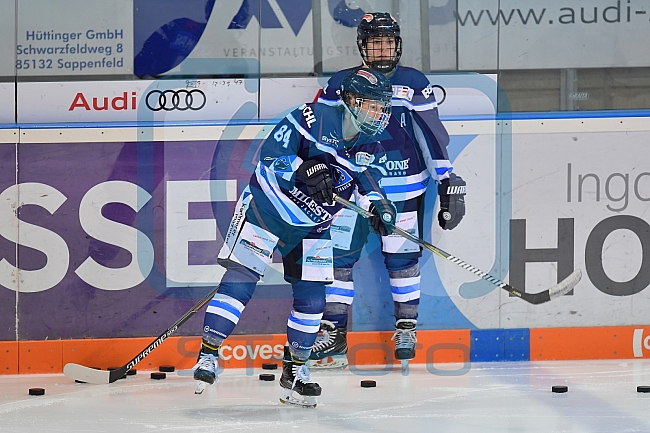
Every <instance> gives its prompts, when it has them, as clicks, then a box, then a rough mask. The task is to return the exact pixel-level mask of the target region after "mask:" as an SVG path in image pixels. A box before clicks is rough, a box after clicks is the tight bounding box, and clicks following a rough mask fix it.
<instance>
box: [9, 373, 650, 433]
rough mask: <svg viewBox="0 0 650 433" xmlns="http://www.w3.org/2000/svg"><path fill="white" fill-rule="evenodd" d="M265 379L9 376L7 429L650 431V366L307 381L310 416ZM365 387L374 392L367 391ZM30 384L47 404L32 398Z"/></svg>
mask: <svg viewBox="0 0 650 433" xmlns="http://www.w3.org/2000/svg"><path fill="white" fill-rule="evenodd" d="M433 367H435V368H433ZM444 369H448V370H444ZM449 369H452V370H453V369H457V370H456V371H455V372H454V371H450V370H449ZM429 370H431V371H429ZM262 372H265V373H269V371H263V370H261V369H259V370H255V371H252V370H249V371H246V370H227V371H225V372H223V373H222V374H221V375H220V381H219V383H217V384H215V385H212V386H209V387H208V389H207V390H206V391H205V392H204V393H203V395H195V394H194V381H193V380H192V379H191V378H190V377H187V376H182V375H178V374H177V373H168V374H167V379H166V380H163V381H154V380H151V379H150V378H149V372H145V371H139V372H138V374H137V375H136V376H134V377H128V378H127V379H125V380H119V381H117V382H115V383H113V384H110V385H90V384H78V383H74V381H72V380H70V379H68V378H66V377H65V376H63V375H61V374H55V375H3V376H0V432H2V433H9V432H66V433H67V432H91V431H92V432H125V433H128V432H147V431H152V432H153V431H170V432H174V431H184V432H228V433H233V432H263V433H272V432H282V433H286V432H305V433H307V432H309V433H311V432H337V433H339V432H368V431H372V432H409V433H410V432H455V433H460V432H544V433H549V432H603V433H605V432H606V433H612V432H630V433H632V432H650V394H640V393H637V392H636V387H637V385H650V360H629V361H622V360H618V361H555V362H503V363H476V364H472V365H471V366H469V365H467V366H465V368H464V369H463V365H435V366H429V369H427V368H426V366H424V365H414V366H411V368H410V371H409V374H408V376H404V375H403V374H402V372H401V369H400V368H398V367H396V368H395V369H394V370H392V371H390V372H384V373H385V374H382V373H379V374H378V373H377V372H375V373H374V374H367V373H368V372H361V371H359V370H355V369H354V368H353V370H352V371H351V370H348V369H346V370H339V371H329V372H320V371H319V372H312V375H313V377H314V378H315V379H316V380H317V381H318V382H319V383H320V384H321V386H322V387H323V395H322V396H321V397H320V399H319V404H318V407H316V408H314V409H305V408H300V407H292V406H285V405H283V404H281V403H279V401H278V392H279V386H278V384H277V380H276V381H275V382H263V381H260V380H259V379H258V375H259V374H260V373H262ZM272 373H275V374H276V378H277V377H279V373H280V371H279V370H276V371H272ZM362 373H363V374H362ZM181 374H182V373H181ZM364 379H374V380H376V381H377V387H376V388H361V387H360V382H361V380H364ZM553 385H568V387H569V392H568V393H566V394H553V393H552V392H551V386H553ZM33 387H40V388H45V389H46V395H45V396H42V397H38V396H28V389H29V388H33Z"/></svg>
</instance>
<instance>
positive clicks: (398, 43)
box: [357, 12, 402, 73]
mask: <svg viewBox="0 0 650 433" xmlns="http://www.w3.org/2000/svg"><path fill="white" fill-rule="evenodd" d="M383 36H387V37H392V38H394V39H395V45H394V51H393V55H392V57H391V58H390V59H378V57H379V53H372V52H369V50H368V38H372V37H383ZM357 46H358V47H359V52H360V53H361V57H362V58H363V61H364V63H365V64H366V65H367V66H368V67H369V68H371V69H374V70H377V71H380V72H383V73H388V72H390V71H392V70H393V69H395V66H397V62H399V59H400V57H402V38H401V36H400V28H399V24H397V21H395V18H393V17H392V15H391V14H389V13H388V12H372V13H367V14H365V15H364V16H363V17H361V22H360V23H359V26H358V27H357Z"/></svg>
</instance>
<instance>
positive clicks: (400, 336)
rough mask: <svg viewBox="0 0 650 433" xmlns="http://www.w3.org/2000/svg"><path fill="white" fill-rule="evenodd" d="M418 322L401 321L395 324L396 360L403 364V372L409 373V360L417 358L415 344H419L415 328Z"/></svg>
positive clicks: (393, 338) (411, 320) (410, 320)
mask: <svg viewBox="0 0 650 433" xmlns="http://www.w3.org/2000/svg"><path fill="white" fill-rule="evenodd" d="M416 326H417V320H413V319H399V320H398V321H397V322H396V323H395V333H394V334H393V337H392V338H391V339H392V340H395V359H398V360H400V361H401V362H402V372H404V373H406V372H408V363H409V360H411V359H413V358H415V343H416V342H417V338H416V333H415V328H416Z"/></svg>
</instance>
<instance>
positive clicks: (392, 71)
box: [361, 59, 397, 78]
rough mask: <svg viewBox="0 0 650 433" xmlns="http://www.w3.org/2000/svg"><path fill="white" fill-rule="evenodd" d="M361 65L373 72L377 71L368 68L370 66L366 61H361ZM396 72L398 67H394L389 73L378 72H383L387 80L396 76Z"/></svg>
mask: <svg viewBox="0 0 650 433" xmlns="http://www.w3.org/2000/svg"><path fill="white" fill-rule="evenodd" d="M361 64H362V65H363V67H364V68H368V69H372V70H373V71H376V69H373V68H371V67H370V66H368V64H367V63H366V61H365V60H363V59H362V60H361ZM395 71H397V66H395V67H394V68H393V69H391V70H390V71H389V72H382V71H377V72H381V73H382V74H384V75H385V76H386V78H390V77H392V76H393V75H394V74H395Z"/></svg>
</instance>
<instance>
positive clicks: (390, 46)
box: [310, 13, 466, 368]
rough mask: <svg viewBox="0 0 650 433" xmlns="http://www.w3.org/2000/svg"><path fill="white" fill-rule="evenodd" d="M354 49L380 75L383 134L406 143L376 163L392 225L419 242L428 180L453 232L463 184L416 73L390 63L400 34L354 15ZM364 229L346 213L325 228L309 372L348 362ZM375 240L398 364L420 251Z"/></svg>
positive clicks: (331, 89) (409, 348)
mask: <svg viewBox="0 0 650 433" xmlns="http://www.w3.org/2000/svg"><path fill="white" fill-rule="evenodd" d="M357 45H358V47H359V51H360V53H361V57H362V59H363V64H364V65H365V66H367V67H369V68H371V69H373V70H377V71H381V72H383V73H385V74H386V76H387V77H388V78H389V79H390V82H391V84H392V87H393V111H392V116H391V120H390V122H389V125H388V128H387V130H389V131H390V130H391V128H393V129H394V128H395V127H394V126H393V124H394V123H399V126H401V127H402V128H404V129H405V130H406V132H407V134H408V136H409V137H410V138H411V139H412V141H411V140H404V141H402V142H400V141H399V140H390V141H386V140H383V141H382V145H383V146H384V148H385V149H386V151H387V156H388V158H386V159H384V160H383V161H381V165H382V167H384V168H385V170H386V172H387V176H386V177H384V178H383V179H382V186H383V187H384V189H385V191H386V193H387V195H388V198H389V199H390V200H391V201H392V202H393V203H394V204H395V205H396V207H397V210H398V217H397V225H398V226H399V227H400V228H402V229H404V230H407V231H410V232H411V233H413V234H415V235H416V236H422V222H423V215H424V209H423V203H424V193H425V191H426V188H427V184H428V182H429V178H430V176H432V177H433V179H434V180H435V181H436V183H437V185H438V188H437V190H438V194H439V196H440V211H439V213H438V221H439V224H440V227H442V229H444V230H451V229H453V228H454V227H456V226H457V225H458V224H459V223H460V221H461V219H462V218H463V215H464V214H465V199H464V195H465V188H466V186H465V181H464V180H463V179H462V178H461V177H460V176H457V175H456V174H454V173H453V168H452V166H451V164H450V162H449V157H448V154H447V145H448V143H449V135H448V134H447V131H446V130H445V128H444V126H443V125H442V123H441V122H440V119H439V117H438V108H437V104H436V100H435V96H434V94H433V88H432V86H431V84H430V83H429V80H428V79H427V78H426V77H425V76H424V74H422V73H421V72H420V71H418V70H416V69H413V68H409V67H404V66H399V65H398V61H399V59H400V56H401V53H402V39H401V37H400V28H399V25H398V23H397V22H396V21H395V19H394V18H393V17H392V16H391V15H390V14H388V13H369V14H366V15H364V16H363V17H362V19H361V22H360V24H359V26H358V29H357ZM347 71H348V70H343V71H340V72H338V73H336V74H335V75H333V76H332V77H331V78H330V80H329V81H328V83H327V86H325V88H324V89H323V90H322V91H321V92H320V93H319V99H318V100H319V102H323V103H326V104H330V105H332V106H336V105H338V104H341V103H342V102H341V100H340V98H339V96H338V93H337V89H338V88H339V86H340V84H341V80H342V78H343V77H344V76H345V75H346V74H347V73H348V72H347ZM393 135H395V134H393ZM413 143H415V145H413ZM390 155H397V158H398V159H391V158H390ZM364 227H366V225H365V223H364V222H363V221H362V220H361V219H360V218H359V217H358V215H356V213H353V212H351V211H348V210H343V211H342V212H341V213H339V214H337V215H336V216H335V221H334V222H333V224H332V229H331V236H332V239H333V241H334V246H335V249H334V254H335V261H334V266H335V269H334V277H335V279H334V283H333V284H331V285H329V286H327V288H326V299H327V304H326V307H325V313H324V316H323V320H322V322H321V331H322V336H319V338H318V340H317V341H316V344H315V345H314V349H313V350H312V353H311V357H310V359H311V362H310V364H311V365H312V367H313V368H337V367H344V366H346V365H347V364H348V360H347V357H346V353H347V340H346V334H347V319H348V311H349V308H350V305H351V304H352V300H353V296H354V285H353V281H352V266H353V265H354V263H355V262H356V261H357V260H359V257H360V254H361V249H362V248H363V244H364V243H365V239H366V234H365V233H364V231H363V230H364ZM379 234H380V235H381V243H382V252H383V254H384V261H385V264H386V268H387V269H388V275H389V281H390V287H391V293H392V298H393V301H394V307H395V313H394V314H395V319H396V322H395V334H394V336H393V339H394V341H395V358H396V359H398V360H401V361H402V363H403V365H404V364H405V363H407V362H408V360H410V359H413V358H414V357H415V343H416V326H417V317H418V305H419V302H420V271H419V268H418V259H419V258H420V256H421V255H422V252H421V248H420V247H419V246H418V245H416V244H415V243H413V242H411V241H408V240H405V239H404V238H401V237H399V236H397V235H389V236H386V235H385V233H382V232H379Z"/></svg>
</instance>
